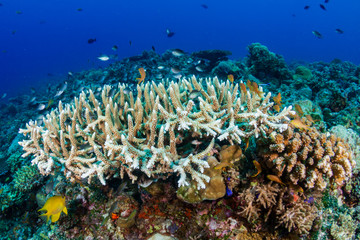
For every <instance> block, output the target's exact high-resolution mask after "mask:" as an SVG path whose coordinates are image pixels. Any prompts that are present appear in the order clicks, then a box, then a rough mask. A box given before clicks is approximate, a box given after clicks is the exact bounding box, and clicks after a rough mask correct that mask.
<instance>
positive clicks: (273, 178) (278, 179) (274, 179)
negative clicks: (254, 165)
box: [266, 174, 285, 185]
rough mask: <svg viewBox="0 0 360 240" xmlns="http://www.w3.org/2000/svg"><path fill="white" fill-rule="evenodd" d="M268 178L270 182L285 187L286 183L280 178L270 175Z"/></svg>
mask: <svg viewBox="0 0 360 240" xmlns="http://www.w3.org/2000/svg"><path fill="white" fill-rule="evenodd" d="M266 177H267V178H268V179H269V180H270V181H273V182H277V183H280V184H281V185H285V183H283V182H282V181H281V179H280V178H279V177H278V176H275V175H270V174H269V175H267V176H266Z"/></svg>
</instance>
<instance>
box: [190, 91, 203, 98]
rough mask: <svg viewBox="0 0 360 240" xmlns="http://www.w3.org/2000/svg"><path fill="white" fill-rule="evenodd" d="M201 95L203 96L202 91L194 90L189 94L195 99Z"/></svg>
mask: <svg viewBox="0 0 360 240" xmlns="http://www.w3.org/2000/svg"><path fill="white" fill-rule="evenodd" d="M200 96H201V91H198V90H192V91H191V93H190V94H189V99H191V100H194V99H196V98H198V97H200Z"/></svg>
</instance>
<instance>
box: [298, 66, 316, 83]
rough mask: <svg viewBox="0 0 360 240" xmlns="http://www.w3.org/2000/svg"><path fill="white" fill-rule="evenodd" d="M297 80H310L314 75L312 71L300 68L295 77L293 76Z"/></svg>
mask: <svg viewBox="0 0 360 240" xmlns="http://www.w3.org/2000/svg"><path fill="white" fill-rule="evenodd" d="M293 77H294V79H295V80H300V79H301V80H306V81H308V80H310V79H311V78H312V77H313V75H312V73H311V70H310V69H308V68H307V67H304V66H298V67H297V68H296V70H295V75H294V76H293Z"/></svg>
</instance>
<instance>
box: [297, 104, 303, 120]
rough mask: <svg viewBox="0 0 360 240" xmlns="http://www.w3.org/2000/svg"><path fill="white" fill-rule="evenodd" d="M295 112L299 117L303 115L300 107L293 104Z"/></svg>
mask: <svg viewBox="0 0 360 240" xmlns="http://www.w3.org/2000/svg"><path fill="white" fill-rule="evenodd" d="M295 111H296V112H297V113H298V114H299V116H300V117H302V116H303V115H304V111H303V110H302V108H301V106H300V105H299V104H297V103H296V104H295Z"/></svg>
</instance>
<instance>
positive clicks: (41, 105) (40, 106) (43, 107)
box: [36, 103, 46, 111]
mask: <svg viewBox="0 0 360 240" xmlns="http://www.w3.org/2000/svg"><path fill="white" fill-rule="evenodd" d="M45 108H46V106H45V104H42V103H40V104H39V105H38V107H37V108H36V110H38V111H42V110H44V109H45Z"/></svg>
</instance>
